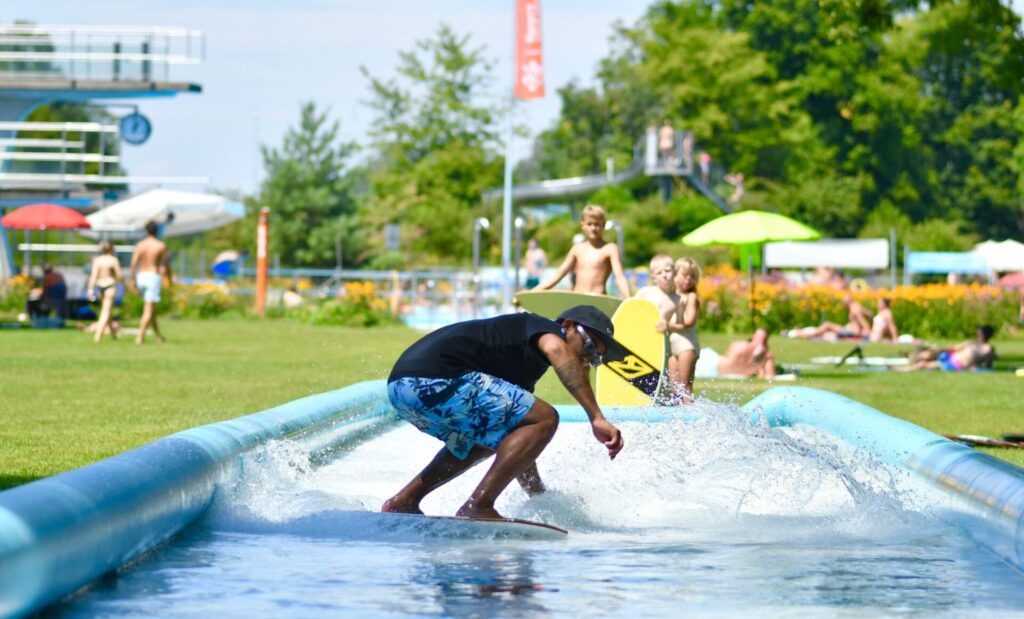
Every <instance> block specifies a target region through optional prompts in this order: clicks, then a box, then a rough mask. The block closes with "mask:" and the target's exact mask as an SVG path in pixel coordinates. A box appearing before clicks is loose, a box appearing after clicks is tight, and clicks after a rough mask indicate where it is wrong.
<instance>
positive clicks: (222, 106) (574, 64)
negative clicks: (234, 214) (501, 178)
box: [3, 0, 1024, 193]
mask: <svg viewBox="0 0 1024 619" xmlns="http://www.w3.org/2000/svg"><path fill="white" fill-rule="evenodd" d="M650 1H651V0H541V8H542V25H543V29H544V55H545V58H544V61H545V68H546V80H547V85H548V93H549V94H548V96H547V97H546V98H545V99H543V100H540V101H531V102H527V103H525V104H523V105H521V106H520V107H521V110H520V118H519V120H520V121H521V122H523V123H525V124H526V125H527V126H528V127H530V129H531V130H532V131H533V133H534V134H536V133H537V132H539V131H540V130H542V129H544V128H546V127H547V126H549V125H550V123H551V122H552V121H553V120H554V119H555V118H556V117H557V115H558V101H557V98H556V96H555V95H554V91H555V88H556V87H558V86H561V85H564V84H565V83H566V82H568V81H569V80H570V79H572V78H574V77H575V78H578V79H579V80H581V81H582V82H583V83H585V84H590V83H593V75H594V69H595V66H596V64H597V62H598V61H599V60H600V59H601V58H602V57H604V56H605V55H606V54H607V53H608V38H609V35H610V34H611V32H612V24H613V23H614V22H615V21H617V20H621V21H624V22H625V23H627V24H632V23H633V22H635V21H636V20H637V19H639V18H640V17H641V16H642V15H643V13H644V10H645V9H646V7H647V5H648V4H649V3H650ZM1013 4H1014V7H1015V9H1016V10H1017V13H1018V14H1020V13H1021V10H1022V8H1024V0H1013ZM3 6H4V14H5V15H4V21H11V20H14V19H29V20H32V21H35V22H37V23H40V24H55V25H134V26H181V27H188V28H195V29H199V30H202V31H203V32H205V34H206V49H207V52H206V61H205V62H204V63H203V64H202V65H199V66H192V67H177V68H176V69H175V70H174V71H173V72H172V75H171V77H172V79H180V80H187V81H193V82H198V83H200V84H202V86H203V89H204V92H203V93H202V94H200V95H179V96H177V97H174V98H171V99H155V100H154V99H146V100H143V101H140V111H141V112H142V113H143V114H145V115H146V116H148V117H149V118H150V120H151V121H152V123H153V136H152V137H151V138H150V140H149V141H148V142H147V143H146V144H144V145H142V146H128V145H125V147H124V149H123V156H124V162H125V165H126V167H127V168H128V170H129V171H130V172H131V173H132V174H134V175H146V176H150V175H155V176H206V177H209V178H210V185H209V187H210V188H215V189H234V190H242V191H244V192H246V193H254V192H255V191H256V190H257V188H258V185H259V181H260V180H261V179H262V165H261V161H260V156H259V149H258V144H260V143H263V144H270V145H274V146H276V145H278V144H280V141H281V137H282V135H283V134H284V132H285V131H286V130H287V128H288V127H289V126H291V125H294V124H295V123H296V121H297V119H298V115H299V106H300V104H301V102H304V101H309V100H312V101H315V102H316V103H317V105H318V106H320V107H327V106H329V107H330V109H331V111H332V114H333V117H334V118H336V119H338V120H340V121H341V128H342V135H343V138H344V139H346V140H354V141H357V142H365V139H366V130H367V127H368V125H369V123H370V122H371V120H372V119H373V111H372V110H371V109H369V108H368V107H366V106H364V105H362V102H363V101H365V100H366V99H367V97H368V91H367V88H366V86H367V84H366V80H365V79H364V78H363V77H362V75H361V74H360V72H359V66H360V65H363V66H366V67H367V68H368V69H369V70H370V71H371V72H372V73H374V74H376V75H382V76H389V75H391V74H392V73H393V70H394V67H395V66H396V64H397V61H398V52H399V51H404V50H409V49H411V48H412V46H413V44H414V43H415V41H416V40H417V39H422V38H425V37H429V36H431V35H432V34H433V33H434V32H435V31H436V29H437V26H438V25H439V24H440V23H442V22H445V23H448V24H449V25H451V26H452V27H453V28H454V30H455V31H456V32H458V33H461V34H470V35H471V36H472V41H473V42H474V44H475V45H476V46H481V45H484V46H486V49H487V54H488V55H489V56H490V57H491V58H492V59H494V60H495V61H496V63H497V64H496V67H495V75H496V76H497V77H498V79H497V80H496V83H495V85H494V87H495V89H496V90H497V89H499V88H500V89H504V92H508V89H509V88H511V85H510V82H511V77H510V72H511V67H510V61H509V56H510V54H511V46H512V11H513V7H514V0H219V1H218V0H4V2H3ZM499 94H500V93H499V92H495V96H498V95H499ZM518 146H519V148H518V149H517V157H519V156H523V155H525V154H526V153H527V152H528V147H529V144H528V143H527V142H526V141H525V140H519V143H518ZM197 189H198V188H197Z"/></svg>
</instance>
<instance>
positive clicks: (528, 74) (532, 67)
mask: <svg viewBox="0 0 1024 619" xmlns="http://www.w3.org/2000/svg"><path fill="white" fill-rule="evenodd" d="M515 93H516V99H540V98H541V97H543V96H544V62H543V59H542V58H541V34H540V0H516V88H515Z"/></svg>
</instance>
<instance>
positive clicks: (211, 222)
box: [83, 189, 245, 238]
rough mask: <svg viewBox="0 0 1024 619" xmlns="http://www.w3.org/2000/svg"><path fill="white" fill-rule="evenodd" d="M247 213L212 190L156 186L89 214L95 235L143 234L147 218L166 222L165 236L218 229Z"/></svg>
mask: <svg viewBox="0 0 1024 619" xmlns="http://www.w3.org/2000/svg"><path fill="white" fill-rule="evenodd" d="M244 216H245V207H244V206H242V204H240V203H238V202H233V201H231V200H228V199H227V198H225V197H224V196H218V195H214V194H209V193H193V192H189V191H174V190H171V189H153V190H150V191H147V192H145V193H140V194H138V195H136V196H132V197H131V198H128V199H127V200H122V201H120V202H115V203H114V204H111V205H110V206H108V207H105V208H103V209H100V210H99V211H96V212H95V213H93V214H92V215H89V216H88V217H86V219H88V220H89V223H90V224H91V225H92V230H89V231H84V232H83V233H85V234H86V236H90V237H92V238H101V237H110V236H127V237H134V236H141V234H142V229H143V227H144V226H145V225H146V222H147V221H155V222H157V223H158V224H164V236H165V237H170V236H183V235H186V234H196V233H199V232H205V231H206V230H211V229H213V228H219V227H221V226H224V225H226V224H229V223H231V222H233V221H236V220H238V219H241V218H242V217H244Z"/></svg>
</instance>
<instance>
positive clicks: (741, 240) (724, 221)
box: [683, 210, 821, 325]
mask: <svg viewBox="0 0 1024 619" xmlns="http://www.w3.org/2000/svg"><path fill="white" fill-rule="evenodd" d="M819 238H821V233H819V232H818V231H817V230H815V229H813V228H810V227H808V226H805V225H804V224H802V223H800V222H799V221H796V220H795V219H790V218H789V217H786V216H785V215H779V214H777V213H767V212H765V211H756V210H749V211H740V212H738V213H730V214H729V215H723V216H722V217H719V218H717V219H712V220H711V221H709V222H708V223H706V224H704V225H703V226H701V227H699V228H697V229H696V230H694V231H693V232H691V233H689V234H687V235H686V236H684V237H683V244H684V245H693V246H698V245H740V246H742V247H743V255H744V256H745V257H746V259H747V272H748V274H749V276H750V322H751V325H753V322H754V265H753V257H754V255H755V253H756V254H757V255H758V256H760V250H761V247H762V246H763V245H764V244H765V243H770V242H773V241H813V240H815V239H819Z"/></svg>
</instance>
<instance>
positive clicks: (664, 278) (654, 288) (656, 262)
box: [636, 254, 678, 333]
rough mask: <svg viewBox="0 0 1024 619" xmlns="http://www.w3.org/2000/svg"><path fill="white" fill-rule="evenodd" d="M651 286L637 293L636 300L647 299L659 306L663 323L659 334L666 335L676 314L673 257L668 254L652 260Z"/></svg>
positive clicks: (676, 297)
mask: <svg viewBox="0 0 1024 619" xmlns="http://www.w3.org/2000/svg"><path fill="white" fill-rule="evenodd" d="M649 280H650V282H651V283H650V284H648V285H647V286H644V287H643V288H641V289H640V290H637V291H636V298H638V299H647V300H648V301H650V302H652V303H654V304H655V305H657V306H658V312H659V313H660V314H661V321H659V322H658V325H657V327H656V328H657V330H658V333H665V332H666V331H667V329H668V323H669V321H670V320H672V316H673V314H675V313H676V303H677V301H678V296H677V295H676V284H675V266H674V264H673V261H672V257H671V256H668V255H666V254H657V255H655V256H654V257H653V258H651V267H650V274H649Z"/></svg>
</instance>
